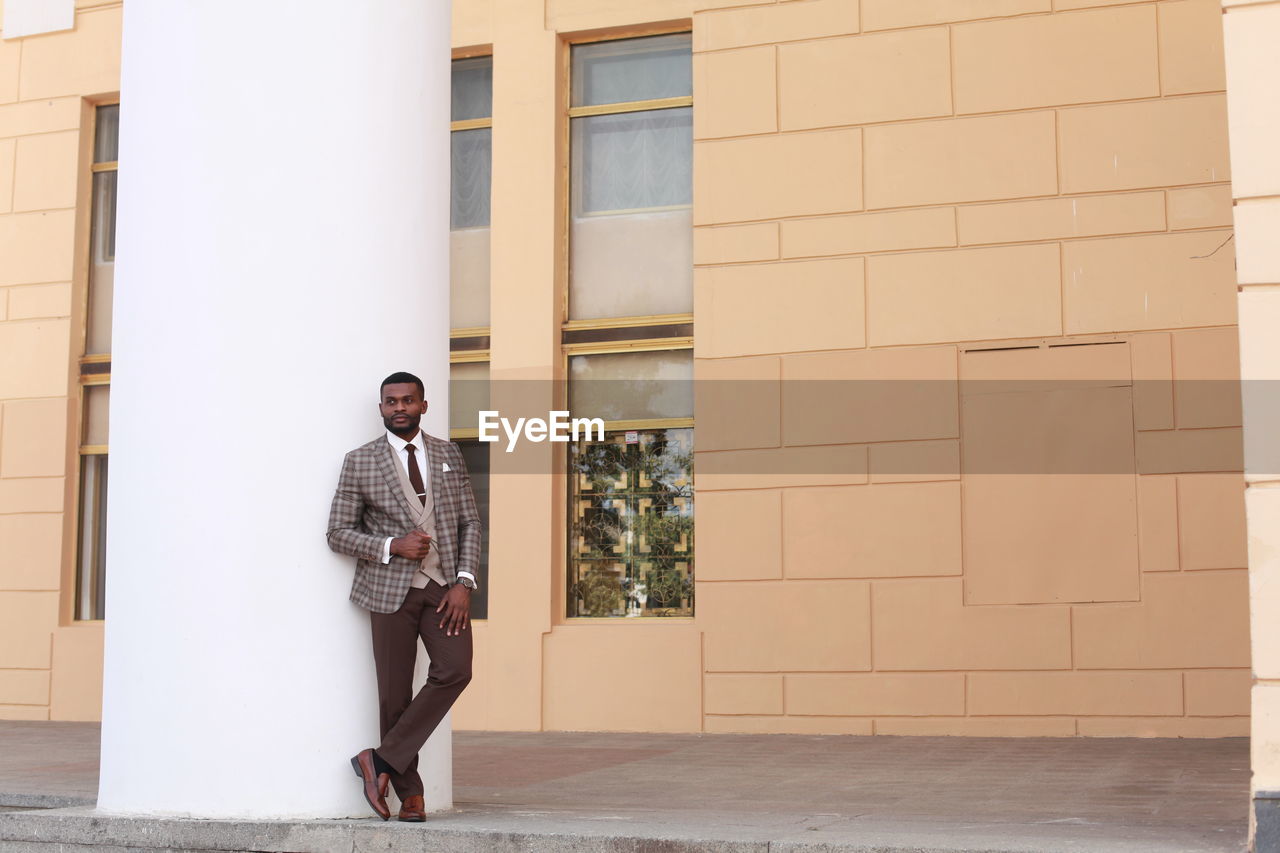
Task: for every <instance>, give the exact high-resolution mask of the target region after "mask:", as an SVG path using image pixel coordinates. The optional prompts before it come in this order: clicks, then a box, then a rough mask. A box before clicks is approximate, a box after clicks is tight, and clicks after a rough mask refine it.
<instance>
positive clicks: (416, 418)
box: [382, 415, 422, 435]
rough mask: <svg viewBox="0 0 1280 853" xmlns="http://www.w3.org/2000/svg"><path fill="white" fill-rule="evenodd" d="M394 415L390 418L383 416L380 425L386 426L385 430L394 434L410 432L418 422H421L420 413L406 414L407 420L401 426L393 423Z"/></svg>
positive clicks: (416, 426)
mask: <svg viewBox="0 0 1280 853" xmlns="http://www.w3.org/2000/svg"><path fill="white" fill-rule="evenodd" d="M394 417H395V416H394V415H393V416H392V417H390V418H383V419H382V425H383V426H384V427H386V428H387V432H393V433H395V434H396V435H399V434H400V433H411V432H413V431H414V430H416V429H417V428H418V424H420V423H422V415H408V416H407V417H408V420H407V421H405V422H404V425H403V426H396V425H395V423H394Z"/></svg>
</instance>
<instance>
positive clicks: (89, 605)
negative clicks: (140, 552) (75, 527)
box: [76, 385, 111, 619]
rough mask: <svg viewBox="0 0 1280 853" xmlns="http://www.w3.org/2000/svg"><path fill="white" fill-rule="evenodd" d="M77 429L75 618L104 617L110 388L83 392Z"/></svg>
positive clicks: (97, 386)
mask: <svg viewBox="0 0 1280 853" xmlns="http://www.w3.org/2000/svg"><path fill="white" fill-rule="evenodd" d="M83 401H84V402H83V405H82V407H81V408H82V411H83V414H84V421H83V424H82V425H81V429H80V436H81V438H80V496H79V497H80V519H79V535H78V537H77V542H76V545H77V547H76V618H77V619H102V618H104V617H105V615H106V607H105V598H104V593H105V588H106V544H107V441H108V433H107V429H108V420H107V414H108V409H109V407H110V402H111V386H109V385H91V386H88V387H86V388H85V389H84V398H83Z"/></svg>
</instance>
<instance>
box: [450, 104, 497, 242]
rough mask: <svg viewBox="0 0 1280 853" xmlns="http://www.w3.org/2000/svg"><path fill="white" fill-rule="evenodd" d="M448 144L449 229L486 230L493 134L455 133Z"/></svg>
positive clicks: (485, 130)
mask: <svg viewBox="0 0 1280 853" xmlns="http://www.w3.org/2000/svg"><path fill="white" fill-rule="evenodd" d="M449 140H450V144H449V148H450V154H451V157H450V160H451V163H452V171H451V174H450V182H449V186H450V193H449V197H450V205H449V227H450V228H455V229H456V228H474V227H476V226H480V225H483V226H488V224H489V196H490V180H489V177H490V172H491V171H492V159H493V130H492V129H491V128H488V127H482V128H479V129H477V130H455V131H454V132H453V133H452V134H451V135H450V137H449Z"/></svg>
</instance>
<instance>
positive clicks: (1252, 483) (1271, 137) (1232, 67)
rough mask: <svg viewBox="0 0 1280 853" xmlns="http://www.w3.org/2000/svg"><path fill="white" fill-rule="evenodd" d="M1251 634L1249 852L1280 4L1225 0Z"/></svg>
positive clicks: (1255, 816) (1261, 666)
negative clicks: (1238, 288)
mask: <svg viewBox="0 0 1280 853" xmlns="http://www.w3.org/2000/svg"><path fill="white" fill-rule="evenodd" d="M1223 6H1224V7H1226V8H1225V9H1224V12H1225V18H1224V20H1223V32H1224V42H1225V44H1224V53H1225V58H1226V67H1227V115H1228V126H1229V131H1230V133H1229V139H1230V142H1231V194H1232V197H1233V198H1234V199H1235V206H1234V210H1233V213H1234V220H1235V246H1234V249H1235V253H1236V279H1237V281H1238V282H1239V285H1240V295H1239V302H1238V304H1239V308H1240V373H1241V377H1242V379H1243V393H1242V400H1243V404H1244V448H1245V480H1246V482H1247V484H1248V487H1247V489H1246V491H1245V512H1246V518H1247V520H1248V527H1249V605H1250V607H1249V609H1250V628H1251V633H1252V646H1251V652H1252V668H1253V689H1252V703H1251V704H1252V720H1251V737H1250V745H1251V749H1252V761H1251V764H1252V769H1253V780H1252V787H1253V796H1254V802H1253V807H1252V809H1251V810H1250V849H1257V850H1259V851H1262V850H1274V849H1276V845H1277V844H1280V808H1278V807H1277V802H1276V801H1277V799H1280V629H1278V628H1277V624H1278V623H1277V616H1280V438H1278V436H1280V249H1278V248H1277V242H1276V230H1277V228H1280V156H1277V154H1276V140H1277V137H1280V105H1278V104H1277V101H1276V97H1275V81H1276V78H1277V76H1278V75H1280V55H1278V54H1277V53H1276V47H1275V46H1276V41H1277V39H1280V5H1277V4H1274V3H1269V4H1261V3H1249V2H1243V3H1242V2H1239V0H1224V2H1223Z"/></svg>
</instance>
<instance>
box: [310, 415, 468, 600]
mask: <svg viewBox="0 0 1280 853" xmlns="http://www.w3.org/2000/svg"><path fill="white" fill-rule="evenodd" d="M422 437H423V440H424V441H425V443H426V448H427V464H428V466H429V468H430V474H431V493H432V499H433V500H434V501H435V512H436V537H435V538H434V539H433V540H432V541H431V547H432V548H436V549H438V550H439V555H440V570H441V571H442V572H444V576H445V579H446V580H448V581H449V583H450V584H453V583H456V582H457V579H458V570H459V569H461V570H462V571H467V572H471V574H472V576H473V577H479V572H478V571H477V567H478V565H479V562H480V515H479V513H477V512H476V501H475V496H474V495H472V493H471V477H470V475H469V474H468V473H467V466H466V463H465V462H464V461H463V459H462V451H460V450H458V446H457V445H456V444H454V443H453V442H451V441H443V440H441V439H439V438H435V437H434V436H430V435H427V434H426V433H423V436H422ZM399 464H400V462H399V460H398V459H396V458H395V451H394V450H392V448H391V445H390V444H388V443H387V438H386V435H380V436H378V437H377V438H375V439H374V440H373V441H371V442H369V443H368V444H364V445H361V446H360V447H357V448H356V449H355V450H353V451H351V452H350V453H348V454H347V456H346V459H344V460H343V462H342V474H341V475H340V476H339V477H338V489H337V491H335V492H334V494H333V505H332V507H330V509H329V547H330V548H332V549H333V550H335V551H337V552H338V553H340V554H349V555H350V556H352V557H356V558H357V559H356V576H355V580H354V582H353V583H352V584H351V600H352V601H354V602H355V603H356V604H358V605H360V606H361V607H363V608H365V609H367V610H372V611H374V612H375V613H394V612H395V611H397V610H399V609H400V605H401V604H403V603H404V597H405V595H406V594H407V593H408V591H409V583H410V581H411V580H412V579H413V574H414V572H416V571H417V570H418V562H417V561H416V560H410V559H408V558H406V557H400V556H396V555H394V554H393V555H392V556H391V562H390V563H385V564H384V563H383V562H382V548H383V543H385V542H386V540H387V537H388V536H395V537H399V536H404V535H406V534H407V533H408V532H409V531H410V530H413V529H414V527H416V526H417V525H416V519H417V517H418V513H419V512H420V511H421V507H412V506H410V505H409V501H408V498H406V497H405V494H404V490H403V489H402V488H400V480H399V475H397V474H396V469H395V468H394V467H393V466H395V465H399ZM446 467H447V468H448V470H447V471H446V470H445V468H446Z"/></svg>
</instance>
